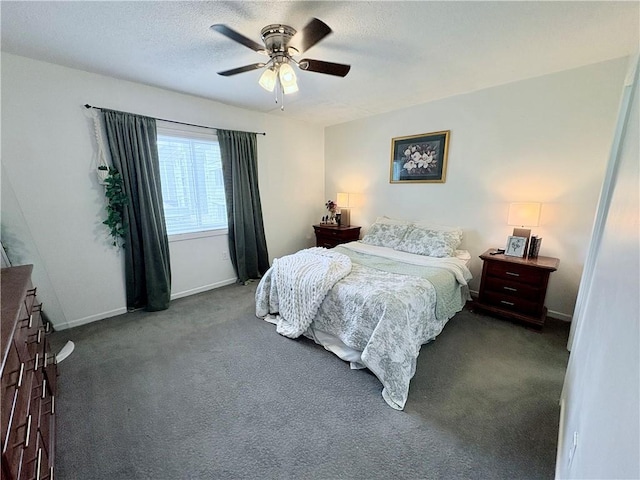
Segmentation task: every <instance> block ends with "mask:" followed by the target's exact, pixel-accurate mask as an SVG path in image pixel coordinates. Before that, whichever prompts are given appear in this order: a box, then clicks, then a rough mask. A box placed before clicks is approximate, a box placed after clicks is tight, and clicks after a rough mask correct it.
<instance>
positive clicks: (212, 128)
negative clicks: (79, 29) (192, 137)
mask: <svg viewBox="0 0 640 480" xmlns="http://www.w3.org/2000/svg"><path fill="white" fill-rule="evenodd" d="M84 108H94V109H96V110H111V111H112V112H120V111H121V110H113V109H111V108H103V107H94V106H93V105H89V104H88V103H85V104H84ZM122 113H128V114H130V115H138V114H137V113H131V112H122ZM144 116H148V115H144ZM152 118H155V117H152ZM155 119H156V120H160V121H162V122H169V123H177V124H179V125H188V126H190V127H200V128H210V129H211V130H219V129H218V128H216V127H209V126H207V125H197V124H195V123H186V122H178V121H176V120H167V119H166V118H155ZM246 133H255V134H256V135H266V133H265V132H246Z"/></svg>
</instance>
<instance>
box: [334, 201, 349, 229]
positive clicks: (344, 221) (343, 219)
mask: <svg viewBox="0 0 640 480" xmlns="http://www.w3.org/2000/svg"><path fill="white" fill-rule="evenodd" d="M336 203H337V204H338V209H339V210H340V222H339V223H338V225H342V226H343V227H348V226H350V225H351V209H350V208H349V207H350V205H349V194H348V193H338V195H337V198H336Z"/></svg>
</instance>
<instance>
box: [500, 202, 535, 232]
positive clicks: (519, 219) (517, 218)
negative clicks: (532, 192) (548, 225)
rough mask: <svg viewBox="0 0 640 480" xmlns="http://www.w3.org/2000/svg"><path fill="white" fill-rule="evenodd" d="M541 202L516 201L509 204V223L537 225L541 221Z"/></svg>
mask: <svg viewBox="0 0 640 480" xmlns="http://www.w3.org/2000/svg"><path fill="white" fill-rule="evenodd" d="M540 207H541V204H540V203H536V202H516V203H512V204H510V205H509V218H508V220H507V225H520V226H521V227H537V226H538V224H539V222H540Z"/></svg>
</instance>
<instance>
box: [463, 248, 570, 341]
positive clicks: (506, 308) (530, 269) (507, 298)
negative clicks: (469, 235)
mask: <svg viewBox="0 0 640 480" xmlns="http://www.w3.org/2000/svg"><path fill="white" fill-rule="evenodd" d="M493 252H495V250H487V251H486V252H484V253H483V254H482V255H480V258H481V259H482V260H484V265H483V267H482V280H481V283H480V292H479V294H478V300H477V301H475V302H474V308H478V309H480V310H486V311H488V312H491V313H495V314H498V315H500V316H503V317H506V318H510V319H513V320H518V321H521V322H524V323H526V324H528V325H530V326H533V327H536V328H542V326H543V325H544V322H545V319H546V317H547V308H546V307H545V306H544V299H545V296H546V294H547V284H548V282H549V275H551V272H554V271H556V270H557V269H558V265H559V264H560V260H558V259H557V258H553V257H536V258H521V257H511V256H508V255H504V254H497V255H496V254H493Z"/></svg>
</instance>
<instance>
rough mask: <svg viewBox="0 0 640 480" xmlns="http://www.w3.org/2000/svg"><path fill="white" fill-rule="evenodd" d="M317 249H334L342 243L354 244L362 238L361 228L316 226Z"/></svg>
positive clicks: (314, 227) (328, 225) (329, 225)
mask: <svg viewBox="0 0 640 480" xmlns="http://www.w3.org/2000/svg"><path fill="white" fill-rule="evenodd" d="M313 229H314V230H315V232H316V247H325V248H333V247H335V246H336V245H340V244H341V243H347V242H354V241H356V240H358V239H359V238H360V227H354V226H350V227H339V226H338V225H331V224H327V225H314V226H313Z"/></svg>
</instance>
